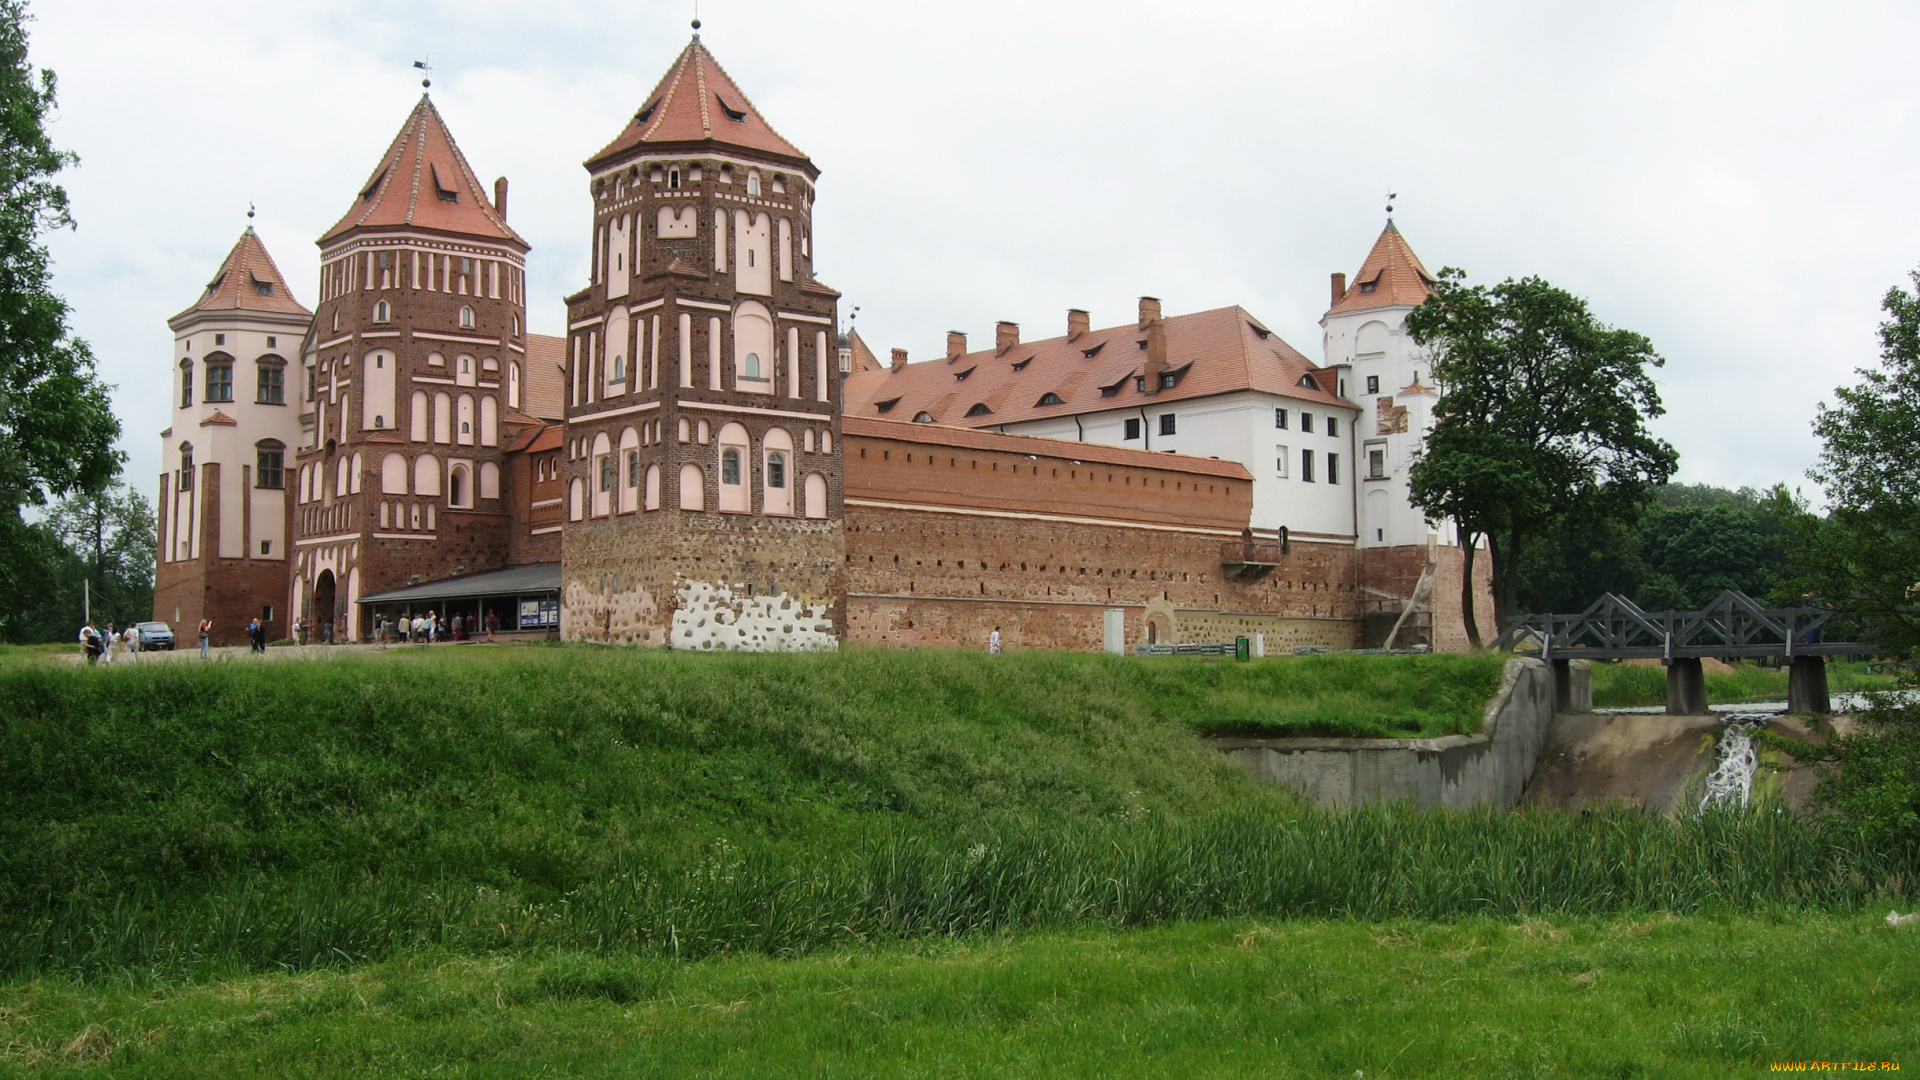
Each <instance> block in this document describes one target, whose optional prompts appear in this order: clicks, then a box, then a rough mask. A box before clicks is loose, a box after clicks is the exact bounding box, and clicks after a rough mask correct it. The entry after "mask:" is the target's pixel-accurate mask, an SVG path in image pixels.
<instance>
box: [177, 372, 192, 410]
mask: <svg viewBox="0 0 1920 1080" xmlns="http://www.w3.org/2000/svg"><path fill="white" fill-rule="evenodd" d="M180 407H181V408H183V409H191V408H193V365H192V364H183V365H181V367H180Z"/></svg>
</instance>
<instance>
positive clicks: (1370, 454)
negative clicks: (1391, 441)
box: [1367, 450, 1387, 480]
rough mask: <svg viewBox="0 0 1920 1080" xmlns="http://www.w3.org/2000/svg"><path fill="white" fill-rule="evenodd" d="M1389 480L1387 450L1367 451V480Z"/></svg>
mask: <svg viewBox="0 0 1920 1080" xmlns="http://www.w3.org/2000/svg"><path fill="white" fill-rule="evenodd" d="M1386 478H1387V452H1386V451H1385V450H1369V451H1367V479H1369V480H1385V479H1386Z"/></svg>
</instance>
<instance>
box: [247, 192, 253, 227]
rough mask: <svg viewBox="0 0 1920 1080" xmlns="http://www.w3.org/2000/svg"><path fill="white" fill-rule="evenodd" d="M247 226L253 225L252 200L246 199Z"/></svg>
mask: <svg viewBox="0 0 1920 1080" xmlns="http://www.w3.org/2000/svg"><path fill="white" fill-rule="evenodd" d="M247 227H248V228H252V227H253V200H252V199H248V200H247Z"/></svg>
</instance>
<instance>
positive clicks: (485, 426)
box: [480, 394, 500, 446]
mask: <svg viewBox="0 0 1920 1080" xmlns="http://www.w3.org/2000/svg"><path fill="white" fill-rule="evenodd" d="M499 443H500V399H499V398H496V397H494V396H493V395H492V394H482V395H480V445H481V446H497V445H499Z"/></svg>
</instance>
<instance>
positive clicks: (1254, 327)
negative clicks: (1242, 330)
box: [1247, 322, 1273, 341]
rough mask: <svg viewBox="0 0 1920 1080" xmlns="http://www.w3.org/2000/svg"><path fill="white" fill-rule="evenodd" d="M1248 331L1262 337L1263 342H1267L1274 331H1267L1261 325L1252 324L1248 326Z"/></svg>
mask: <svg viewBox="0 0 1920 1080" xmlns="http://www.w3.org/2000/svg"><path fill="white" fill-rule="evenodd" d="M1247 329H1249V330H1251V331H1253V332H1254V333H1255V334H1258V335H1259V336H1260V340H1261V341H1265V340H1267V339H1268V338H1270V337H1272V336H1273V331H1271V330H1269V329H1267V328H1266V327H1264V326H1261V325H1260V324H1259V323H1251V322H1250V323H1248V324H1247Z"/></svg>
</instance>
